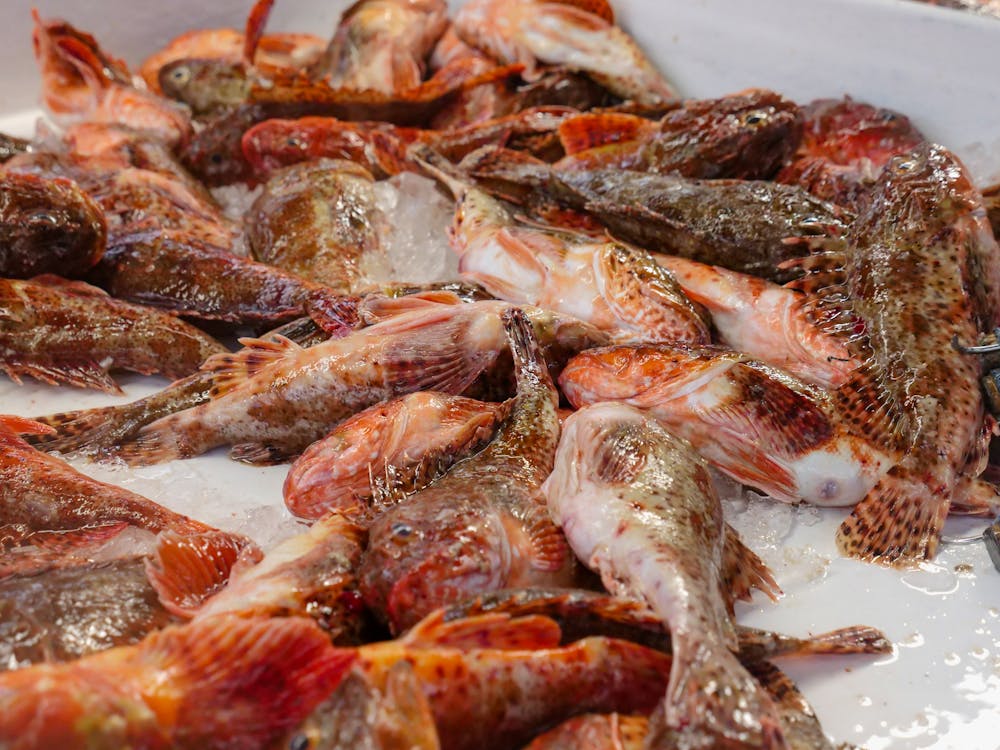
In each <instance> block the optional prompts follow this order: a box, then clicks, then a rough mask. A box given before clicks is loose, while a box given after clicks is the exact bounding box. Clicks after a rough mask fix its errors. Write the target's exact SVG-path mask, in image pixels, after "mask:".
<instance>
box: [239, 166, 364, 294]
mask: <svg viewBox="0 0 1000 750" xmlns="http://www.w3.org/2000/svg"><path fill="white" fill-rule="evenodd" d="M245 222H246V239H247V243H248V244H249V246H250V252H251V253H252V254H253V256H254V257H255V258H256V259H257V260H259V261H263V262H264V263H270V264H271V265H275V266H278V267H279V268H284V269H285V270H287V271H291V272H292V273H294V274H296V275H298V276H301V277H302V278H305V279H309V280H310V281H315V282H317V283H319V284H323V285H325V286H327V287H329V288H331V289H333V290H334V291H337V292H341V293H345V294H346V293H348V292H351V291H353V290H354V287H355V286H356V285H357V284H358V282H359V280H360V278H361V274H362V273H363V272H364V270H365V264H366V263H370V262H372V261H373V260H374V258H375V257H376V256H379V255H380V254H381V246H380V242H379V238H380V235H381V231H382V230H383V229H384V227H383V226H382V225H383V223H384V219H383V217H382V213H381V212H380V211H379V210H378V208H377V207H376V205H375V191H374V180H373V179H372V176H371V174H370V173H369V172H368V170H366V169H365V168H364V167H362V166H359V165H357V164H354V163H353V162H349V161H344V160H342V159H338V160H334V159H320V160H318V161H312V162H308V163H304V164H295V165H292V166H290V167H286V168H285V169H283V170H281V171H279V172H277V173H275V174H274V175H272V176H271V179H269V180H268V181H267V183H266V184H265V185H264V190H263V192H262V193H261V194H260V196H259V197H258V198H257V199H256V200H255V201H254V203H253V205H252V206H251V207H250V210H249V211H248V212H247V215H246V218H245Z"/></svg>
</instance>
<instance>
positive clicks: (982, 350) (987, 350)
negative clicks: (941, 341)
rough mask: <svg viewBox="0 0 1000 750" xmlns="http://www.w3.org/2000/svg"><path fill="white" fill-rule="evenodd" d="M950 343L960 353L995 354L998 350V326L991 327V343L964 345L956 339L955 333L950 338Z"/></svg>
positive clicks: (999, 329) (999, 342) (999, 344)
mask: <svg viewBox="0 0 1000 750" xmlns="http://www.w3.org/2000/svg"><path fill="white" fill-rule="evenodd" d="M951 345H952V346H953V347H955V349H957V350H958V351H960V352H961V353H962V354H996V353H997V352H1000V328H994V329H993V343H990V344H976V345H974V346H966V345H965V344H963V343H961V342H960V341H959V340H958V336H957V335H956V336H955V337H954V338H953V339H952V340H951Z"/></svg>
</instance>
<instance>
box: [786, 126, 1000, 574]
mask: <svg viewBox="0 0 1000 750" xmlns="http://www.w3.org/2000/svg"><path fill="white" fill-rule="evenodd" d="M802 265H803V267H805V268H807V269H809V271H810V273H809V275H808V276H807V277H806V278H804V279H803V280H802V281H801V282H800V283H797V284H796V285H797V286H799V287H800V288H802V289H803V290H805V291H806V292H807V294H811V295H814V296H812V298H811V300H807V302H806V305H807V309H808V310H809V311H810V312H811V313H812V314H813V315H814V317H815V319H816V320H817V321H818V322H820V323H821V324H822V325H824V326H825V327H826V328H827V329H828V330H830V331H832V332H834V333H839V334H840V335H841V336H843V337H844V339H845V340H846V341H847V342H848V344H849V346H850V348H851V350H852V352H853V353H854V354H855V356H856V357H857V358H858V359H859V360H861V361H862V362H863V364H862V366H861V368H859V369H858V371H857V372H856V373H855V375H854V376H852V379H851V382H849V383H848V384H846V385H845V386H842V387H841V388H840V389H839V390H838V392H837V393H836V394H835V398H836V399H837V400H838V402H839V403H840V404H841V407H842V409H843V410H844V411H845V412H846V413H847V415H848V418H850V419H853V422H854V427H855V429H858V430H860V431H863V432H865V433H867V434H868V435H870V436H871V438H872V439H873V440H874V441H876V442H877V443H878V444H880V445H884V446H886V450H890V451H892V450H895V451H899V453H900V454H901V457H900V458H899V460H898V461H897V462H894V465H893V466H892V468H891V469H890V471H889V473H888V474H886V475H885V476H884V477H883V478H882V479H881V481H880V482H879V484H878V486H877V487H875V488H874V489H873V490H872V491H871V492H870V493H868V494H867V495H866V496H865V498H864V499H863V500H862V501H861V503H859V504H858V506H857V507H856V508H855V509H854V512H853V513H852V514H851V516H850V518H848V520H847V521H845V522H844V524H843V525H842V526H841V529H840V531H839V533H838V544H839V546H840V548H841V550H842V551H844V552H845V553H846V554H848V555H850V556H852V557H858V558H861V559H864V560H875V561H878V562H881V563H883V564H890V565H909V564H912V563H915V562H918V561H920V560H924V559H927V558H930V557H933V556H934V553H935V551H936V549H937V545H938V541H939V538H940V533H941V526H942V524H943V523H944V519H945V517H946V515H947V514H948V510H949V507H950V506H951V504H952V503H955V504H956V505H961V504H962V503H963V502H965V501H966V496H967V495H968V494H970V493H971V492H974V491H975V489H976V486H977V485H978V484H979V482H978V480H977V476H978V474H979V473H980V472H981V471H982V469H983V465H982V464H983V463H984V462H983V461H981V458H982V457H983V456H984V455H985V445H984V441H983V432H984V431H983V419H984V404H983V396H982V393H981V390H980V385H979V379H980V377H981V375H982V363H981V362H980V360H979V359H978V357H976V356H974V355H967V354H963V353H962V352H960V351H959V350H958V349H956V348H955V347H954V346H953V344H952V342H953V341H959V342H970V341H975V340H977V338H978V335H979V332H980V331H988V330H991V329H992V328H993V327H994V326H995V325H996V323H997V321H998V319H1000V315H998V313H1000V248H998V246H997V242H996V240H995V238H994V237H993V233H992V231H991V229H990V226H989V223H988V221H987V218H986V212H985V210H984V208H983V203H982V199H981V196H980V194H979V192H978V191H977V190H976V189H975V187H974V186H973V184H972V181H971V179H970V178H969V176H968V173H967V172H966V170H965V167H964V166H963V165H962V163H961V162H960V161H959V160H958V158H957V157H955V156H954V155H953V154H952V153H951V152H949V151H948V150H947V149H945V148H943V147H941V146H937V145H931V144H927V145H924V146H921V147H920V148H919V149H917V150H916V151H914V152H912V153H910V154H907V155H906V156H899V157H894V158H893V159H892V160H891V161H890V162H889V164H888V165H887V166H886V168H885V169H884V170H883V172H882V175H881V177H880V179H879V182H878V184H877V186H876V188H875V190H874V192H873V193H872V198H871V201H870V207H869V208H868V209H867V210H866V211H865V212H864V213H863V214H862V215H861V216H860V217H859V218H858V221H857V223H856V224H855V225H854V226H853V227H852V230H851V232H850V233H849V235H848V237H847V239H846V241H845V242H843V243H841V244H840V245H839V246H838V247H836V248H832V249H828V250H827V251H826V252H821V253H818V254H816V255H814V256H813V257H812V258H810V259H807V260H804V261H803V262H802Z"/></svg>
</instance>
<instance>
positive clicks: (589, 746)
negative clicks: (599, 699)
mask: <svg viewBox="0 0 1000 750" xmlns="http://www.w3.org/2000/svg"><path fill="white" fill-rule="evenodd" d="M648 729H649V719H648V718H647V717H645V716H636V715H629V714H625V715H622V714H583V715H581V716H574V717H573V718H572V719H568V720H566V721H564V722H563V723H562V724H560V725H559V726H557V727H556V728H555V729H550V730H549V731H548V732H546V733H545V734H541V735H539V736H538V737H536V738H535V739H534V740H532V742H531V743H530V744H528V745H525V747H524V750H609V748H614V750H642V749H643V747H645V744H644V739H645V737H646V732H647V731H648Z"/></svg>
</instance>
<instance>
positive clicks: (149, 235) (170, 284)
mask: <svg viewBox="0 0 1000 750" xmlns="http://www.w3.org/2000/svg"><path fill="white" fill-rule="evenodd" d="M88 278H89V279H90V280H91V281H93V282H94V283H95V284H97V285H98V286H100V287H101V288H103V289H106V290H107V291H108V292H109V293H110V294H112V295H113V296H115V297H118V298H119V299H124V300H128V301H130V302H137V303H140V304H144V305H150V306H152V307H160V308H163V309H166V310H170V311H172V312H173V313H175V314H178V315H184V316H187V317H191V318H198V319H200V320H220V321H224V322H228V323H241V324H248V325H252V324H258V325H259V324H262V323H264V324H266V323H270V324H273V325H276V324H279V323H283V322H287V321H290V320H292V319H293V318H299V317H301V316H302V315H303V313H304V312H305V309H304V305H305V304H306V301H307V300H308V297H309V295H310V293H313V292H323V291H324V288H323V287H322V286H321V285H319V284H316V283H314V282H311V281H308V280H307V279H303V278H300V277H298V276H295V275H293V274H290V273H287V272H285V271H282V270H281V269H278V268H274V267H273V266H269V265H266V264H264V263H255V262H254V261H251V260H248V259H246V258H244V257H242V256H239V255H236V254H234V253H231V252H229V251H228V250H225V249H223V248H220V247H217V246H214V245H210V244H206V243H204V242H203V241H201V240H197V239H194V238H190V237H186V236H184V235H183V234H179V233H178V234H175V233H171V232H167V231H158V230H155V229H149V230H145V229H143V230H138V231H136V232H135V233H124V234H123V235H122V236H120V237H117V238H116V239H115V241H114V243H113V244H112V246H111V247H109V248H108V251H107V252H106V253H105V254H104V257H103V258H102V259H101V262H100V263H99V264H98V265H97V267H96V268H95V269H94V270H93V271H91V273H90V276H89V277H88ZM331 296H334V295H333V294H332V293H331Z"/></svg>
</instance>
